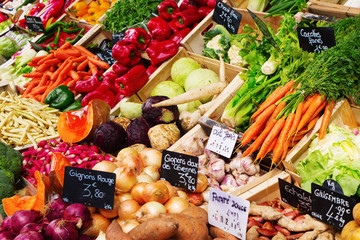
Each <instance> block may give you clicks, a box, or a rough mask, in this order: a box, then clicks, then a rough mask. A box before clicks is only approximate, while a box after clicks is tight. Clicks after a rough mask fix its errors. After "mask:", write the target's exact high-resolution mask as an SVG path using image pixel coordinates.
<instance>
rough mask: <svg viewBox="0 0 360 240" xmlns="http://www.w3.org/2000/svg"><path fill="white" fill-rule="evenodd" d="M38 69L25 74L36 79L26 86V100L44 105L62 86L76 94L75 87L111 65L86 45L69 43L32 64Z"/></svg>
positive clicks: (23, 94)
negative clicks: (54, 90) (29, 99)
mask: <svg viewBox="0 0 360 240" xmlns="http://www.w3.org/2000/svg"><path fill="white" fill-rule="evenodd" d="M28 65H29V66H32V67H34V70H33V71H32V72H31V73H27V74H23V76H24V77H28V78H32V80H31V81H30V82H28V83H26V84H25V85H24V87H25V88H26V89H25V91H24V92H22V93H20V94H22V97H26V98H32V99H35V100H37V101H39V102H44V101H45V98H46V96H47V95H48V94H49V93H50V92H51V91H52V90H53V89H54V88H56V87H58V86H59V85H65V86H67V87H68V88H69V90H71V91H73V92H74V95H76V94H77V93H76V91H75V90H74V87H75V84H76V82H77V81H80V80H87V79H89V78H90V77H91V76H92V75H94V74H96V73H97V72H98V71H101V72H103V71H104V70H106V69H108V68H109V67H110V66H109V64H108V63H106V62H103V61H101V60H99V58H98V57H97V56H96V55H94V54H93V53H91V52H90V51H89V50H87V49H86V48H84V47H82V46H73V45H71V43H70V42H67V43H65V44H64V45H63V46H61V47H60V48H58V49H57V50H51V51H50V54H48V55H45V56H41V57H35V58H33V59H32V60H31V62H29V63H28Z"/></svg>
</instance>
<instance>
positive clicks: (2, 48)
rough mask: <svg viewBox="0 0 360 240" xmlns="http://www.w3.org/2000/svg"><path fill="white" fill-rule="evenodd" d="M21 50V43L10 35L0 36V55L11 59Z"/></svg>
mask: <svg viewBox="0 0 360 240" xmlns="http://www.w3.org/2000/svg"><path fill="white" fill-rule="evenodd" d="M18 50H19V45H18V44H17V43H16V42H15V40H13V39H11V38H9V37H1V38H0V55H2V56H3V57H4V58H7V59H9V58H10V57H11V56H12V55H14V54H15V53H16V52H17V51H18Z"/></svg>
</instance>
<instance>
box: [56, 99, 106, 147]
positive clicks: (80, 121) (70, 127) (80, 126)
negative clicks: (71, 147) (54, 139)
mask: <svg viewBox="0 0 360 240" xmlns="http://www.w3.org/2000/svg"><path fill="white" fill-rule="evenodd" d="M110 110H111V108H110V106H109V104H107V103H106V102H104V101H103V100H100V99H94V100H91V101H90V103H89V104H88V105H87V106H85V107H83V108H81V109H79V110H75V111H69V112H63V113H61V114H60V117H59V121H58V125H57V129H58V132H59V136H60V137H61V139H62V140H63V141H65V142H68V143H76V142H80V141H82V140H89V139H91V138H92V136H93V134H94V131H95V129H96V128H97V127H99V126H100V124H102V123H104V122H108V121H110Z"/></svg>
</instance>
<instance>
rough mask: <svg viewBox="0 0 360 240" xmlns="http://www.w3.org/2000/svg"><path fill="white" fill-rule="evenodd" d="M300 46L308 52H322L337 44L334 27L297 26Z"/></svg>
mask: <svg viewBox="0 0 360 240" xmlns="http://www.w3.org/2000/svg"><path fill="white" fill-rule="evenodd" d="M297 33H298V38H299V44H300V47H301V48H302V49H303V50H306V51H308V52H316V53H320V52H322V51H323V50H327V49H329V48H331V47H333V46H335V45H336V43H335V35H334V29H333V28H332V27H299V28H297Z"/></svg>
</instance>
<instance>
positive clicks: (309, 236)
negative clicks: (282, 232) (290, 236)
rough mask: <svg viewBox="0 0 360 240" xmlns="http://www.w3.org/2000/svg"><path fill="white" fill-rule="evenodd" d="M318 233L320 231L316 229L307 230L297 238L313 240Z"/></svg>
mask: <svg viewBox="0 0 360 240" xmlns="http://www.w3.org/2000/svg"><path fill="white" fill-rule="evenodd" d="M319 234H320V232H319V231H317V230H313V231H309V232H306V233H304V234H303V235H302V236H301V237H300V238H299V240H314V239H315V238H316V237H317V236H318V235H319Z"/></svg>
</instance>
